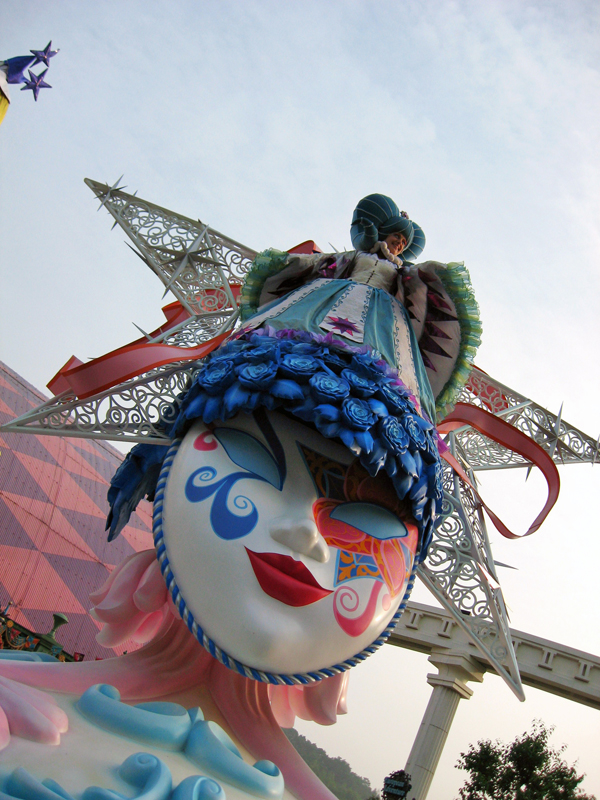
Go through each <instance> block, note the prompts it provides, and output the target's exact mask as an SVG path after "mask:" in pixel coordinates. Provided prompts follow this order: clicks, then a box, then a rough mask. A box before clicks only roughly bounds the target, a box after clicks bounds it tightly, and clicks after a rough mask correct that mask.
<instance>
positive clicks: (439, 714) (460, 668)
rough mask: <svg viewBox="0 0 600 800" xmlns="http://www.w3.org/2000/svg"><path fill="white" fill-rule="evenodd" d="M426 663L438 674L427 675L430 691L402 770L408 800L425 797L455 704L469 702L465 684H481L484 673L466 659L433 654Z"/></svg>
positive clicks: (442, 747)
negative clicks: (408, 783)
mask: <svg viewBox="0 0 600 800" xmlns="http://www.w3.org/2000/svg"><path fill="white" fill-rule="evenodd" d="M429 661H430V662H431V663H432V664H433V665H434V666H435V667H437V668H438V673H437V675H434V674H430V675H428V676H427V683H428V684H429V685H430V686H433V691H432V693H431V697H430V698H429V703H428V704H427V710H426V711H425V715H424V717H423V720H422V721H421V727H420V728H419V732H418V733H417V738H416V739H415V742H414V744H413V746H412V750H411V751H410V755H409V757H408V762H407V764H406V767H405V770H406V772H408V773H409V774H410V777H411V783H412V789H411V790H410V792H409V794H408V797H409V798H410V800H425V798H426V797H427V792H428V791H429V787H430V786H431V781H432V780H433V776H434V774H435V770H436V767H437V765H438V762H439V760H440V756H441V755H442V750H443V749H444V745H445V744H446V739H447V738H448V732H449V731H450V726H451V725H452V720H453V719H454V715H455V713H456V709H457V708H458V702H459V700H461V699H462V698H464V699H466V700H468V699H469V698H470V697H471V695H472V694H473V691H472V690H471V689H469V687H468V686H467V685H466V681H477V682H478V683H481V682H482V681H483V673H484V671H485V669H484V667H483V666H482V665H481V664H479V663H478V662H476V661H475V660H474V659H472V658H470V657H469V656H458V655H452V654H450V653H433V654H432V655H431V656H430V657H429Z"/></svg>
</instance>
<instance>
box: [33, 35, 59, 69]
mask: <svg viewBox="0 0 600 800" xmlns="http://www.w3.org/2000/svg"><path fill="white" fill-rule="evenodd" d="M51 47H52V39H50V41H49V42H48V44H47V45H46V47H44V49H43V50H30V51H29V52H30V53H32V54H33V55H34V56H35V61H34V62H33V65H32V66H34V67H35V65H36V64H45V65H46V66H47V67H49V66H50V59H51V58H53V57H54V56H55V55H56V54H57V53H58V52H59V51H60V48H59V49H58V50H51Z"/></svg>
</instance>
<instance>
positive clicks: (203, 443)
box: [194, 431, 219, 450]
mask: <svg viewBox="0 0 600 800" xmlns="http://www.w3.org/2000/svg"><path fill="white" fill-rule="evenodd" d="M207 437H210V441H207ZM218 446H219V445H218V444H217V443H216V441H215V437H214V435H213V434H212V432H211V431H204V433H200V434H199V435H198V436H196V438H195V439H194V450H216V449H217V447H218Z"/></svg>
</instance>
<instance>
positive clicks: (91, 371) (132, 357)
mask: <svg viewBox="0 0 600 800" xmlns="http://www.w3.org/2000/svg"><path fill="white" fill-rule="evenodd" d="M163 312H164V315H165V317H166V318H167V321H166V323H165V324H164V325H161V326H160V328H157V329H156V330H155V331H153V332H152V333H151V334H149V335H150V336H151V337H156V336H159V335H160V334H161V333H165V332H166V331H168V330H170V329H171V328H173V327H175V326H176V325H179V324H180V323H181V322H184V321H185V320H186V319H187V318H188V317H189V316H190V315H189V313H188V312H187V311H186V310H185V309H184V308H183V306H182V305H181V303H179V302H175V303H170V304H169V305H168V306H165V307H164V308H163ZM230 333H231V332H230V331H225V332H224V333H222V334H220V335H219V336H215V337H214V339H210V340H209V341H207V342H203V344H201V345H198V347H175V346H174V345H170V344H163V343H151V342H149V341H148V340H147V339H146V337H142V338H141V339H136V341H135V342H131V343H130V344H127V345H125V346H124V347H119V348H118V349H117V350H113V351H112V352H110V353H106V355H103V356H100V357H99V358H94V359H93V360H92V361H88V362H87V363H85V364H84V363H82V362H81V361H80V360H79V359H78V358H76V357H75V356H71V358H70V359H69V360H68V361H67V363H66V364H65V365H64V366H63V367H62V368H61V369H60V370H59V371H58V372H57V373H56V375H55V376H54V377H53V378H52V380H51V381H50V382H49V383H48V388H49V389H50V391H51V392H52V394H54V395H56V394H61V393H62V392H64V391H66V390H67V389H69V390H71V391H72V392H74V393H75V395H76V397H78V398H79V399H80V400H84V399H85V398H86V397H91V396H92V395H95V394H98V393H99V392H104V391H106V390H107V389H110V388H112V387H113V386H117V384H119V383H122V382H123V381H127V380H129V379H130V378H134V377H136V376H138V375H143V374H144V372H149V371H150V370H151V369H155V368H156V367H161V366H163V365H165V364H171V363H175V362H178V361H195V360H196V359H199V358H204V356H206V355H208V353H210V352H211V351H212V350H214V349H215V348H217V347H218V346H219V345H220V344H221V342H222V341H223V340H224V339H226V338H227V337H228V336H229V335H230Z"/></svg>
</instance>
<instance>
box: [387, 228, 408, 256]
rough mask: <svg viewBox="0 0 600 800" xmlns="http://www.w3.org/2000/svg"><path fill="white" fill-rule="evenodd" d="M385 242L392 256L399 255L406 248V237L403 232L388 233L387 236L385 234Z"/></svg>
mask: <svg viewBox="0 0 600 800" xmlns="http://www.w3.org/2000/svg"><path fill="white" fill-rule="evenodd" d="M385 243H386V244H387V246H388V250H389V251H390V253H391V254H392V255H393V256H399V255H400V253H401V252H402V251H403V250H404V249H405V248H406V243H407V239H406V236H405V235H404V234H403V233H390V235H389V236H386V238H385Z"/></svg>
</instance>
